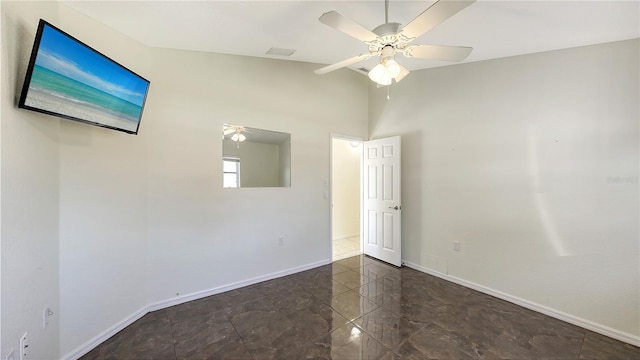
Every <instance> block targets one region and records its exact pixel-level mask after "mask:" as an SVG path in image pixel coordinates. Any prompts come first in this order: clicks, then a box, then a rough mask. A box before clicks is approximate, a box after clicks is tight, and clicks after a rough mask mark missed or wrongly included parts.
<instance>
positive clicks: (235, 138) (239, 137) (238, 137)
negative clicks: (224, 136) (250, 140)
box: [231, 133, 247, 142]
mask: <svg viewBox="0 0 640 360" xmlns="http://www.w3.org/2000/svg"><path fill="white" fill-rule="evenodd" d="M231 140H233V141H238V142H240V141H245V140H247V137H246V136H244V135H242V134H239V133H235V134H233V136H231Z"/></svg>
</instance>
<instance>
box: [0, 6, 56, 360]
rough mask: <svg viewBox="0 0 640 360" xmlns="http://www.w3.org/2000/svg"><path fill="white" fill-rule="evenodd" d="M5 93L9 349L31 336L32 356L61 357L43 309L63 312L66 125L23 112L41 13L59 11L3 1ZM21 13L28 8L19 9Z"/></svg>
mask: <svg viewBox="0 0 640 360" xmlns="http://www.w3.org/2000/svg"><path fill="white" fill-rule="evenodd" d="M0 6H1V8H0V12H1V16H2V48H1V54H2V60H1V62H2V67H1V75H2V87H1V100H0V101H1V108H2V110H1V113H0V120H1V122H0V133H1V139H0V143H1V148H0V152H1V158H0V164H1V188H0V193H1V199H2V205H1V207H2V211H1V214H2V218H1V221H2V232H1V234H0V237H1V242H0V245H1V247H2V279H1V284H2V296H1V299H2V329H1V331H2V344H1V347H0V354H2V355H4V354H5V353H6V352H8V351H9V350H10V349H12V348H13V349H15V350H16V352H15V354H16V358H17V356H18V352H17V349H18V346H19V339H20V337H21V336H22V335H23V334H24V333H25V332H27V333H28V338H29V341H30V343H31V344H32V346H31V347H30V349H29V350H30V356H31V357H32V358H34V359H46V358H50V356H51V355H52V354H53V355H54V356H55V355H57V353H58V343H59V317H52V318H51V322H50V324H49V327H48V328H47V330H42V328H41V326H42V325H41V324H42V310H43V309H44V308H45V306H51V308H52V309H53V311H55V312H56V313H58V311H59V298H58V279H59V277H58V242H59V237H58V218H59V211H58V203H59V198H58V185H59V180H58V179H59V169H58V162H59V158H60V154H59V150H58V145H57V144H58V127H59V125H60V121H59V120H57V119H55V118H50V117H47V116H44V115H37V114H34V113H27V112H25V111H23V110H18V109H17V106H16V105H17V103H18V97H19V94H20V90H21V88H22V81H23V79H24V74H25V71H26V68H27V64H28V62H29V54H30V52H31V46H32V44H33V38H34V36H35V30H36V25H37V23H38V19H39V15H40V14H42V13H46V14H49V15H50V16H51V18H53V19H56V18H57V16H56V14H55V11H54V10H55V6H53V5H49V4H34V3H26V4H21V6H18V5H17V4H16V3H12V2H5V1H3V2H2V3H1V4H0ZM17 8H20V10H18V9H17Z"/></svg>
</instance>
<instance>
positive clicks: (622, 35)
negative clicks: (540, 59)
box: [65, 0, 640, 70]
mask: <svg viewBox="0 0 640 360" xmlns="http://www.w3.org/2000/svg"><path fill="white" fill-rule="evenodd" d="M65 3H66V4H68V5H69V6H71V7H73V8H75V9H77V10H78V11H80V12H82V13H84V14H86V15H88V16H90V17H92V18H94V19H96V20H98V21H100V22H102V23H104V24H106V25H108V26H110V27H112V28H114V29H116V30H119V31H120V32H122V33H124V34H126V35H128V36H130V37H131V38H133V39H136V40H138V41H140V42H141V43H143V44H146V45H148V46H152V47H161V48H173V49H186V50H195V51H205V52H215V53H223V54H234V55H246V56H256V57H265V58H279V59H287V60H293V61H304V62H314V63H321V64H332V63H336V62H339V61H341V60H344V59H347V58H350V57H352V56H355V55H359V54H362V53H365V52H366V51H367V47H366V45H365V44H363V43H362V42H360V41H358V40H356V39H354V38H351V37H349V36H347V35H345V34H343V33H340V32H339V31H336V30H335V29H332V28H330V27H328V26H326V25H324V24H322V23H320V22H319V21H318V17H320V15H322V14H323V13H325V12H328V11H331V10H336V11H338V12H339V13H341V14H342V15H344V16H346V17H349V18H351V19H353V20H354V21H356V22H357V23H359V24H361V25H363V26H364V27H366V28H368V29H373V28H375V27H376V26H378V25H380V24H382V23H384V1H382V0H368V1H65ZM433 3H434V1H393V0H391V1H390V3H389V21H390V22H398V23H401V24H406V23H408V22H409V21H411V20H412V19H413V18H415V17H416V16H417V15H418V14H420V13H421V12H423V11H424V10H425V9H427V8H428V7H429V6H430V5H432V4H433ZM639 19H640V2H639V1H637V0H636V1H539V0H535V1H513V0H511V1H509V0H506V1H504V0H503V1H492V0H479V1H477V2H476V3H474V4H473V5H471V6H469V7H468V8H466V9H464V10H462V11H461V12H460V13H458V14H456V15H454V16H453V17H451V18H450V19H448V20H447V21H445V22H444V23H442V24H441V25H439V26H437V27H436V28H434V29H433V30H431V31H429V32H427V33H426V34H424V35H422V36H421V37H419V38H418V39H417V40H415V41H414V42H413V43H415V44H439V45H461V46H471V47H473V49H474V50H473V52H472V53H471V55H470V56H469V57H468V58H467V59H466V60H464V62H472V61H480V60H487V59H495V58H501V57H508V56H514V55H521V54H528V53H536V52H542V51H548V50H555V49H562V48H571V47H577V46H583V45H591V44H597V43H604V42H611V41H617V40H626V39H631V38H637V37H640V20H639ZM272 47H275V48H284V49H292V50H295V52H294V53H293V55H291V56H288V57H285V56H278V55H268V54H266V52H267V51H268V50H269V49H270V48H272ZM377 61H378V60H377V59H375V58H372V59H369V60H367V61H366V62H362V63H357V64H355V65H353V66H351V67H352V68H354V69H356V68H367V69H371V68H372V67H373V66H374V65H375V64H376V62H377ZM401 61H402V64H403V65H405V66H406V67H407V68H408V69H409V70H416V69H424V68H430V67H436V66H443V65H449V64H450V63H447V62H441V61H432V60H419V59H402V60H401Z"/></svg>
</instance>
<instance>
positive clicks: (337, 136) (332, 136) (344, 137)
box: [327, 133, 367, 261]
mask: <svg viewBox="0 0 640 360" xmlns="http://www.w3.org/2000/svg"><path fill="white" fill-rule="evenodd" d="M333 139H338V140H346V141H357V142H359V143H360V146H362V147H363V148H364V144H363V143H364V142H365V141H367V140H365V139H363V138H361V137H357V136H349V135H343V134H338V133H329V180H327V183H328V189H329V190H328V191H329V196H328V197H329V244H330V246H329V247H330V249H331V251H330V259H329V260H331V261H333ZM363 156H364V151H363V150H362V149H361V151H360V165H359V167H360V168H359V171H360V196H359V197H360V204H359V206H358V211H359V212H360V217H359V219H360V221H359V222H360V223H359V224H358V227H359V228H360V253H362V251H363V250H364V243H363V241H364V240H363V237H362V235H363V234H362V231H363V228H362V226H363V222H362V221H363V220H362V209H363V206H364V203H363V196H362V185H363V183H362V181H363V177H362V161H363V160H364V158H363Z"/></svg>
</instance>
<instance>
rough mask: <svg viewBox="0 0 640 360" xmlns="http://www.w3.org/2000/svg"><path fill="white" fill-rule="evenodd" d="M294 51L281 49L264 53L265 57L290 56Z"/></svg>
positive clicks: (272, 49) (273, 49)
mask: <svg viewBox="0 0 640 360" xmlns="http://www.w3.org/2000/svg"><path fill="white" fill-rule="evenodd" d="M294 52H296V51H295V50H291V49H281V48H273V47H272V48H271V49H269V51H267V52H266V54H267V55H276V56H291V55H293V53H294Z"/></svg>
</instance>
